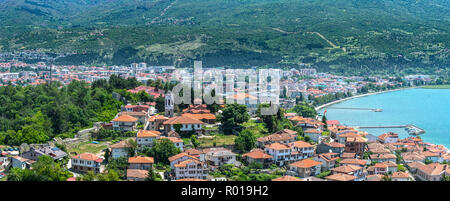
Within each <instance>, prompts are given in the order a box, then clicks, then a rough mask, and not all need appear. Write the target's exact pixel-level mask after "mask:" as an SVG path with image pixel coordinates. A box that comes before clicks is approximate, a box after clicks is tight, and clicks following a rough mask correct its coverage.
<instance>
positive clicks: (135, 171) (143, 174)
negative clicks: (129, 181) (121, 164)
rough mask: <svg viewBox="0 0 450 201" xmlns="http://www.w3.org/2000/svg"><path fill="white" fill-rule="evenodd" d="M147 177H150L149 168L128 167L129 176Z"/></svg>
mask: <svg viewBox="0 0 450 201" xmlns="http://www.w3.org/2000/svg"><path fill="white" fill-rule="evenodd" d="M147 177H148V171H147V170H139V169H127V178H140V179H145V178H147Z"/></svg>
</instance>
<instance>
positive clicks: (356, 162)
mask: <svg viewBox="0 0 450 201" xmlns="http://www.w3.org/2000/svg"><path fill="white" fill-rule="evenodd" d="M340 163H341V164H354V165H366V163H367V162H366V161H365V160H360V159H353V158H346V159H343V160H342V161H341V162H340Z"/></svg>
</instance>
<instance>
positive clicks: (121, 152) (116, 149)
mask: <svg viewBox="0 0 450 201" xmlns="http://www.w3.org/2000/svg"><path fill="white" fill-rule="evenodd" d="M110 148H111V157H112V158H120V157H128V156H129V148H130V145H129V144H128V143H127V141H125V140H123V141H120V142H119V143H116V144H113V145H111V146H110Z"/></svg>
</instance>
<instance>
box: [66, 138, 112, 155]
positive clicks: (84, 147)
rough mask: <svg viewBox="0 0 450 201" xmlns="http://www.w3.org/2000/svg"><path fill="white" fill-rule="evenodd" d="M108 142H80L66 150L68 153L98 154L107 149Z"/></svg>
mask: <svg viewBox="0 0 450 201" xmlns="http://www.w3.org/2000/svg"><path fill="white" fill-rule="evenodd" d="M108 144H110V143H108V142H100V143H99V144H92V143H91V141H89V142H81V143H79V144H76V145H73V146H71V147H70V148H68V151H69V153H70V152H77V153H78V154H80V153H93V154H98V153H100V152H101V151H102V150H104V149H106V148H107V147H108Z"/></svg>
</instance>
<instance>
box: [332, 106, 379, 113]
mask: <svg viewBox="0 0 450 201" xmlns="http://www.w3.org/2000/svg"><path fill="white" fill-rule="evenodd" d="M327 109H340V110H370V111H373V112H383V109H381V108H358V107H328V108H327Z"/></svg>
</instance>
